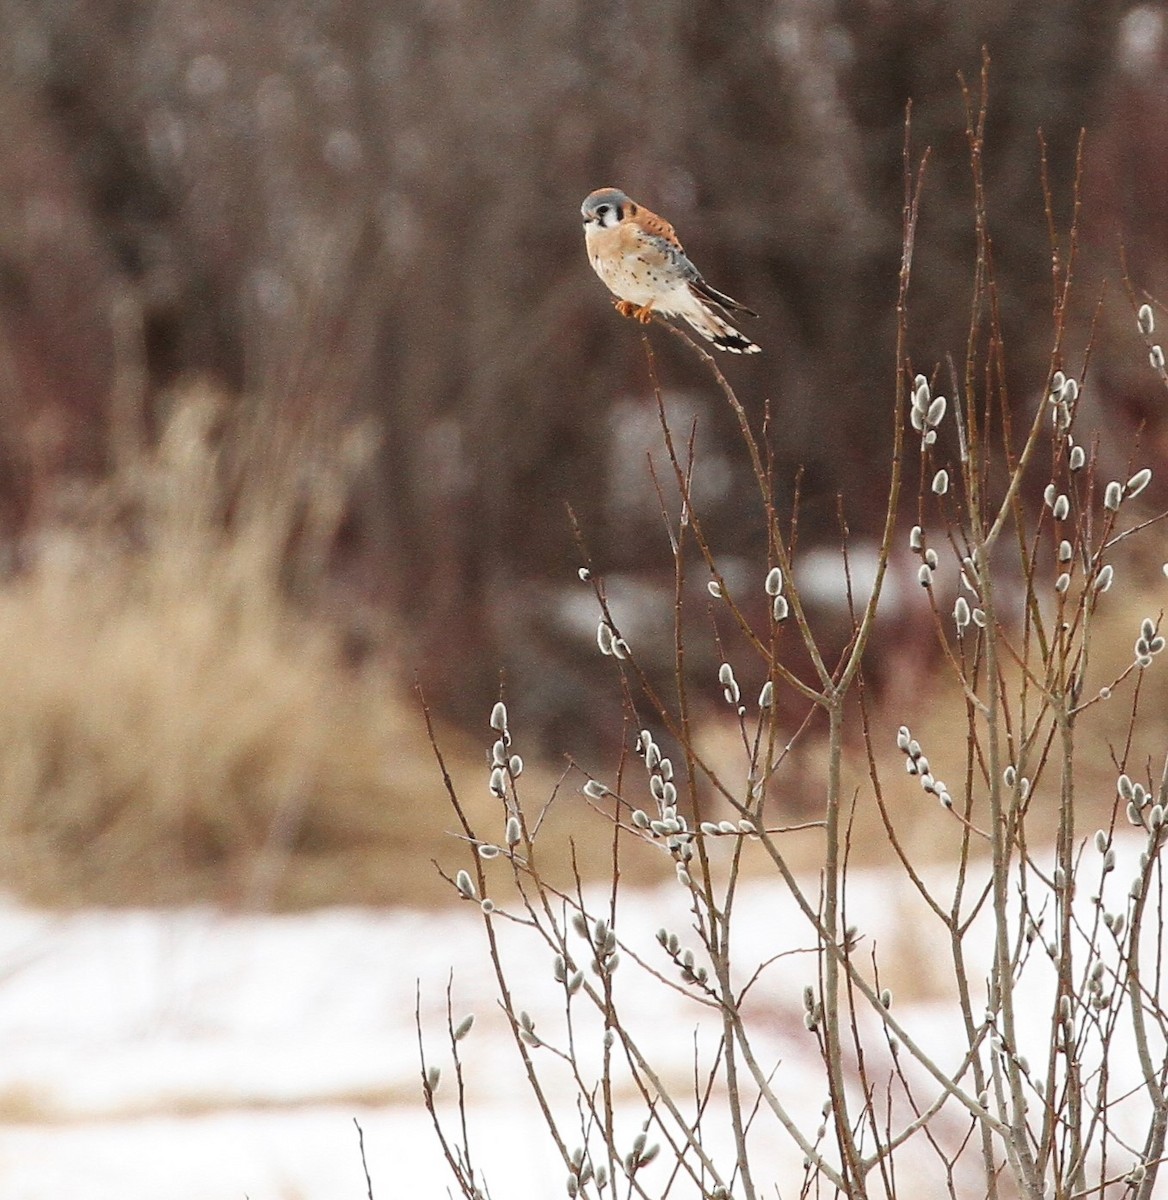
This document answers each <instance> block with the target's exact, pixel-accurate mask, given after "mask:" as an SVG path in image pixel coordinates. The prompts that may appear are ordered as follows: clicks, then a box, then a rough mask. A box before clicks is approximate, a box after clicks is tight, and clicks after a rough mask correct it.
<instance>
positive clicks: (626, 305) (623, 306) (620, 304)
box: [612, 300, 637, 317]
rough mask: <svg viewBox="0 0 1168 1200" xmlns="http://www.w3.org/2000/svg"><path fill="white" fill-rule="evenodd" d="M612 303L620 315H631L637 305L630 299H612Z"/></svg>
mask: <svg viewBox="0 0 1168 1200" xmlns="http://www.w3.org/2000/svg"><path fill="white" fill-rule="evenodd" d="M612 304H613V307H614V308H615V309H616V311H617V312H618V313H620V315H621V316H622V317H631V316H632V315H633V314H634V313H635V312H636V311H637V306H636V305H635V304H634V303H633V302H632V301H631V300H614V301H613V302H612Z"/></svg>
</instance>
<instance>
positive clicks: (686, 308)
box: [580, 188, 758, 354]
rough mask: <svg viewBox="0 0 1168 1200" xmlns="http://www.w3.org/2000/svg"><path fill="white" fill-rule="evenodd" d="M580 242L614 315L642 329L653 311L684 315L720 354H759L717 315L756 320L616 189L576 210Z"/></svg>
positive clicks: (652, 216)
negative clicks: (609, 296)
mask: <svg viewBox="0 0 1168 1200" xmlns="http://www.w3.org/2000/svg"><path fill="white" fill-rule="evenodd" d="M580 212H581V213H582V214H583V217H584V243H585V245H586V246H587V248H588V259H589V261H590V262H591V263H592V267H593V269H594V270H595V271H596V274H597V275H599V276H600V278H601V279H603V280H604V282H605V283H606V284H607V285H608V290H609V291H610V292H612V293H613V295H615V296H616V298H617V299H616V309H617V312H619V313H620V314H621V316H624V317H633V318H635V319H636V320H638V321H642V322H643V323H645V324H646V325H647V324H648V323H649V322H650V321H651V320H652V319H653V314H654V313H660V314H661V316H663V317H683V318H684V319H685V320H686V321H688V322H689V323H690V325H692V326H693V327H694V329H696V330H697V331H698V333H700V334H701V335H702V337H704V338H706V339H707V341H711V342H713V343H714V345H715V346H717V347H718V349H719V350H730V351H732V352H733V353H734V354H757V353H758V347H757V346H756V345H755V344H754V343H753V342H752V341H751V340H750V339H749V338H747V337H744V336H743V335H742V334H741V333H739V332H738V330H737V329H735V328H734V326H733V325H731V324H730V323H729V321H727V320H725V319H724V318H723V316H721V315H720V314H725V316H727V317H728V316H729V315H730V314H731V313H732V312H740V313H746V315H747V316H751V317H757V316H758V313H756V312H752V311H751V310H750V309H749V308H747V307H746V305H745V304H739V303H738V301H737V300H732V299H731V298H730V297H729V296H727V295H725V294H724V293H722V292H719V291H715V290H714V288H712V287H710V285H709V284H708V283H707V282H706V281H705V280H704V279H703V278H702V277H701V274H700V273H699V271H698V269H697V267H695V266H694V265H693V263H691V262H690V261H689V259H688V258H687V257H686V253H685V251H684V250H683V249H682V248H681V242H679V241H678V240H677V234H676V233H674V232H673V226H672V225H670V224H669V222H668V221H666V220H664V219H663V218H662V217H659V216H658V215H657V214H656V213H652V212H650V211H649V210H648V209H647V208H642V207H641V206H640V205H639V204H634V203H633V201H632V200H630V199H629V198H628V196H626V195H625V194H624V192H622V191H620V190H618V189H617V188H600V189H599V190H598V191H595V192H593V193H592V194H591V195H590V196H589V197H588V198H587V199H586V200H585V201H584V203H583V204H582V205H581V206H580Z"/></svg>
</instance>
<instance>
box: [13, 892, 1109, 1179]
mask: <svg viewBox="0 0 1168 1200" xmlns="http://www.w3.org/2000/svg"><path fill="white" fill-rule="evenodd" d="M935 874H936V875H937V878H938V879H939V880H943V879H944V872H943V871H940V872H938V873H935ZM1084 890H1088V889H1086V888H1085V889H1084ZM812 894H814V891H813V893H812ZM596 899H597V909H596V911H597V912H598V913H601V912H603V911H604V908H603V899H602V898H601V897H599V896H598V897H597V898H596ZM739 905H740V911H739V919H738V924H737V929H738V934H737V941H736V945H735V949H736V953H737V955H738V956H739V960H740V961H743V962H748V961H753V962H757V961H760V960H761V959H763V958H769V957H770V956H773V955H776V954H781V953H783V952H785V951H790V952H792V953H790V954H788V955H787V956H786V957H783V958H780V959H778V960H777V961H776V962H775V963H774V965H773V966H772V967H771V968H770V970H769V972H768V974H767V975H766V976H765V977H764V980H763V982H762V983H761V984H760V985H759V986H758V987H757V989H756V992H755V999H754V1000H753V1001H752V1005H753V1008H752V1012H751V1016H752V1027H753V1028H754V1029H755V1030H756V1032H757V1049H758V1051H759V1054H760V1058H765V1059H766V1061H767V1062H768V1064H769V1065H772V1066H773V1065H774V1064H775V1063H781V1066H780V1069H779V1071H778V1072H777V1073H776V1076H775V1087H776V1090H777V1091H779V1092H780V1093H781V1095H782V1096H783V1097H784V1098H785V1099H786V1100H787V1102H788V1103H789V1104H790V1105H791V1106H792V1108H793V1109H794V1110H795V1111H796V1112H797V1113H798V1114H800V1116H801V1117H802V1118H803V1119H804V1120H805V1122H807V1123H809V1124H810V1126H812V1127H813V1126H814V1124H815V1122H816V1119H817V1118H816V1114H817V1113H818V1110H819V1107H820V1105H821V1104H822V1102H823V1100H824V1098H825V1091H824V1083H823V1077H822V1072H821V1069H820V1068H819V1065H818V1057H817V1051H816V1048H815V1044H814V1041H813V1039H812V1038H810V1037H809V1036H808V1035H807V1034H806V1032H805V1031H804V1029H803V1025H802V1015H803V1012H802V990H803V986H804V984H805V983H810V982H813V981H814V979H815V976H816V969H817V968H816V963H815V959H814V956H813V955H811V954H808V953H805V952H804V951H806V948H807V946H808V942H809V939H808V937H807V933H806V927H805V925H804V923H803V921H802V919H801V918H800V917H799V916H798V914H797V911H796V909H795V907H794V905H793V903H792V901H791V900H790V899H789V897H787V896H786V895H785V893H784V892H783V891H781V890H780V889H779V888H777V887H776V886H774V885H771V884H765V885H764V884H761V883H749V884H744V885H743V886H742V890H741V895H740V898H739ZM504 907H506V906H505V905H504ZM849 910H850V911H849V918H848V919H849V920H854V921H855V922H856V923H857V925H859V926H860V928H861V932H862V934H863V936H864V938H865V939H866V943H865V944H870V943H871V942H872V941H875V942H876V943H877V944H878V945H879V946H880V947H881V949H882V951H884V952H885V953H887V952H889V951H891V950H892V949H893V948H894V947H895V946H896V945H897V944H898V943H897V939H900V944H901V945H902V946H903V945H909V946H910V947H911V946H915V947H916V956H915V957H912V956H910V958H911V961H910V964H909V972H910V974H911V973H912V972H913V971H916V970H919V971H920V973H921V976H922V978H923V979H924V983H923V984H922V991H923V992H925V993H927V992H928V990H929V988H928V980H927V978H925V977H927V975H928V964H929V960H930V956H931V955H932V954H933V953H934V952H935V950H936V949H937V948H939V947H941V946H942V945H943V943H942V942H940V941H939V940H930V938H928V937H927V936H926V932H927V929H928V926H927V924H926V922H925V921H924V918H923V910H922V908H921V906H920V905H919V902H917V901H914V900H913V898H912V893H911V891H909V890H908V889H906V888H905V886H904V885H903V882H902V881H899V880H898V879H897V878H896V877H895V876H894V875H892V874H891V873H889V872H869V873H867V874H865V873H860V872H857V873H855V874H854V876H853V879H852V882H851V885H850V891H849ZM492 920H493V921H494V928H495V929H496V931H497V933H498V935H499V938H500V942H501V945H502V947H503V952H504V956H505V958H506V961H507V962H508V964H509V969H510V970H511V980H512V984H513V987H514V989H515V1003H516V1006H517V1007H522V1008H524V1009H527V1010H528V1011H529V1012H530V1013H531V1014H532V1016H533V1018H534V1019H535V1022H536V1029H537V1031H538V1032H541V1033H543V1034H544V1035H545V1036H547V1037H548V1039H549V1041H555V1040H556V1039H557V1037H558V1036H559V1035H560V1033H561V1031H562V1029H563V993H562V989H561V988H560V987H559V985H557V984H556V983H555V982H554V981H553V979H552V970H551V959H552V952H551V951H550V950H549V949H548V947H547V946H546V945H543V944H542V943H539V942H537V941H536V939H534V938H533V937H532V936H531V935H530V933H527V932H526V931H524V930H522V929H520V928H518V927H517V926H516V925H515V924H513V923H510V922H508V921H506V920H504V919H502V918H500V917H499V916H496V917H494V918H492ZM659 925H666V926H668V927H669V928H670V929H671V930H673V931H675V932H676V933H677V934H678V935H679V937H681V939H682V942H683V944H689V945H694V944H695V942H694V938H693V935H692V933H690V932H689V918H688V917H687V915H686V911H685V905H684V894H683V892H682V889H681V888H680V887H678V886H677V885H676V884H670V885H665V886H662V887H661V888H660V889H658V890H656V891H650V892H642V893H637V892H633V891H628V892H626V893H625V895H624V898H623V901H622V906H621V909H620V911H619V913H618V928H619V931H620V935H621V939H622V942H628V943H629V944H631V946H632V947H633V948H634V950H635V951H636V952H637V953H639V954H641V955H643V956H644V957H646V958H653V956H654V954H657V955H658V958H657V959H656V960H655V961H656V962H657V963H658V965H660V958H659V951H657V949H656V946H655V943H654V941H653V935H654V932H655V930H656V929H657V927H658V926H659ZM934 938H935V935H934ZM695 948H696V947H695ZM975 949H976V947H975ZM986 951H988V947H985V946H983V947H982V951H981V952H983V953H984V952H986ZM902 956H903V955H902ZM975 957H976V955H975ZM699 961H700V960H699ZM973 967H974V969H975V971H977V970H982V969H984V961H983V963H982V964H978V963H976V962H975V963H974V964H973ZM621 971H622V972H625V977H627V979H628V980H629V981H630V983H631V984H632V985H631V986H630V985H628V984H626V985H625V986H624V988H623V990H622V991H620V992H619V993H618V995H619V997H620V1003H621V1005H622V1020H623V1021H624V1022H625V1023H626V1024H627V1025H628V1027H630V1028H631V1029H633V1030H635V1032H636V1034H637V1036H638V1038H639V1039H640V1040H641V1043H642V1045H643V1047H644V1048H645V1050H646V1051H647V1053H648V1055H649V1057H650V1058H651V1059H652V1060H653V1062H654V1063H655V1065H656V1066H657V1068H658V1069H659V1070H660V1071H662V1072H663V1073H664V1074H665V1075H666V1076H667V1077H668V1081H669V1082H671V1083H673V1084H674V1085H675V1086H677V1087H678V1088H679V1090H680V1092H681V1093H682V1094H683V1095H684V1094H685V1091H686V1087H685V1081H686V1080H687V1079H688V1078H689V1075H690V1073H691V1071H692V1061H693V1053H694V1034H693V1030H694V1027H695V1025H696V1024H697V1023H698V1022H699V1021H700V1020H703V1019H705V1022H706V1023H705V1029H706V1031H707V1033H708V1034H709V1033H716V1032H717V1029H718V1022H717V1019H716V1017H714V1016H712V1014H710V1013H709V1011H708V1010H707V1011H706V1013H705V1018H703V1013H702V1010H699V1009H698V1008H697V1006H695V1005H694V1003H693V1001H692V999H689V998H687V997H686V995H684V994H683V992H682V991H680V990H676V991H675V990H671V989H668V988H666V987H664V986H663V985H662V984H660V983H659V982H656V981H653V980H650V979H648V978H647V977H645V976H643V975H641V976H639V977H638V975H637V968H636V967H635V965H634V964H633V963H632V962H631V961H629V960H628V959H627V958H626V963H625V965H623V966H622V968H621ZM663 973H665V974H666V975H668V976H669V977H672V975H671V973H670V971H669V970H668V969H666V970H665V971H664V972H663ZM448 981H450V988H451V996H452V1002H451V1008H452V1015H453V1020H454V1022H455V1023H456V1024H457V1022H458V1021H459V1020H460V1019H461V1018H462V1017H463V1016H464V1015H465V1014H467V1013H469V1012H474V1013H475V1014H476V1024H475V1028H474V1029H473V1030H472V1032H471V1033H470V1035H469V1036H468V1037H467V1038H466V1039H465V1041H463V1042H461V1043H460V1045H459V1049H460V1051H461V1052H462V1054H463V1057H464V1061H465V1063H466V1079H467V1085H468V1101H469V1127H470V1136H471V1142H472V1149H473V1150H474V1153H475V1154H476V1165H478V1166H481V1167H482V1168H483V1169H484V1170H485V1173H486V1177H487V1180H488V1182H489V1183H490V1184H492V1185H493V1186H492V1192H493V1195H494V1196H495V1200H547V1197H548V1196H555V1195H561V1194H563V1191H562V1189H563V1179H564V1169H563V1166H562V1164H561V1163H560V1161H559V1159H558V1157H557V1155H556V1153H555V1151H554V1148H553V1147H552V1145H551V1142H550V1140H549V1138H548V1137H547V1135H546V1133H545V1131H544V1129H543V1126H542V1124H541V1122H540V1119H539V1116H538V1113H537V1112H536V1110H535V1109H534V1107H533V1103H532V1101H531V1100H530V1098H529V1095H528V1091H527V1088H526V1085H525V1083H524V1081H523V1076H522V1072H521V1068H520V1065H519V1061H518V1056H517V1054H516V1050H515V1047H514V1045H513V1044H512V1043H511V1041H510V1039H509V1037H508V1035H507V1031H506V1027H505V1024H504V1021H503V1019H502V1016H501V1014H500V1012H499V1009H498V1005H497V1002H496V1000H495V995H496V992H495V981H494V976H493V973H492V970H491V967H490V963H489V960H488V958H487V955H486V949H485V938H484V935H483V918H482V916H481V914H480V912H479V910H478V907H477V905H474V904H471V903H467V904H464V905H461V906H459V907H458V908H456V909H454V910H451V911H447V912H422V911H419V912H411V911H376V910H367V909H332V910H324V911H319V912H315V913H309V914H303V915H295V916H252V915H230V914H225V913H222V912H218V911H215V910H212V909H187V910H178V911H173V910H172V911H82V912H78V913H73V914H53V913H46V912H39V911H32V910H29V909H27V908H24V907H22V906H20V905H19V904H17V903H15V902H8V903H5V904H0V1195H2V1196H5V1197H9V1196H11V1197H18V1198H21V1200H49V1198H50V1197H51V1198H52V1200H60V1198H61V1197H64V1196H67V1197H68V1198H69V1200H107V1198H108V1200H139V1198H141V1200H146V1198H147V1197H149V1198H151V1200H156V1198H158V1197H166V1198H167V1200H188V1198H189V1200H195V1198H199V1200H202V1198H203V1197H239V1198H243V1197H245V1196H246V1197H248V1198H250V1200H268V1198H271V1200H326V1198H327V1200H338V1198H342V1197H353V1198H354V1200H363V1198H364V1197H365V1195H366V1187H365V1179H364V1175H363V1172H362V1169H361V1162H360V1158H359V1154H358V1147H357V1133H356V1129H355V1127H354V1124H353V1122H354V1118H356V1119H357V1120H358V1121H360V1123H361V1126H362V1128H363V1129H364V1132H365V1147H366V1154H367V1158H368V1164H369V1170H370V1173H371V1176H372V1179H373V1190H374V1196H375V1197H376V1198H377V1200H390V1198H392V1197H395V1196H403V1195H411V1196H412V1195H439V1196H440V1195H443V1194H444V1193H445V1192H446V1190H447V1188H448V1187H450V1186H451V1183H452V1181H451V1179H450V1176H449V1173H448V1171H447V1168H446V1166H445V1164H444V1163H443V1160H442V1156H441V1152H440V1149H439V1146H438V1143H437V1140H436V1138H435V1136H434V1133H433V1130H432V1128H431V1125H430V1121H429V1118H428V1116H427V1115H426V1113H425V1111H424V1109H423V1107H422V1104H421V1099H420V1096H421V1089H420V1068H419V1060H418V1039H417V1032H416V1028H415V1019H414V1012H415V1004H416V1003H420V1006H421V1019H422V1025H423V1029H424V1042H425V1046H426V1054H427V1060H428V1062H430V1063H433V1064H437V1065H440V1066H442V1067H443V1078H442V1085H441V1087H440V1089H439V1093H438V1097H439V1100H440V1101H441V1102H442V1103H443V1104H445V1105H446V1106H447V1107H445V1108H444V1109H443V1110H442V1115H443V1120H444V1121H446V1122H447V1124H448V1127H449V1128H450V1129H452V1130H454V1129H455V1124H454V1121H455V1116H456V1113H455V1110H454V1108H453V1107H452V1101H453V1096H454V1092H455V1087H454V1081H453V1076H452V1071H451V1066H450V1047H449V1042H448V1038H447V1036H446V990H447V986H448ZM897 1013H898V1015H900V1016H901V1018H902V1020H903V1021H904V1023H905V1024H906V1026H908V1027H910V1028H911V1029H913V1030H915V1031H916V1032H917V1034H918V1036H919V1037H920V1039H921V1040H922V1042H923V1043H925V1044H927V1045H928V1046H930V1047H932V1048H933V1049H934V1050H935V1052H937V1053H938V1054H939V1055H941V1056H942V1057H944V1056H945V1055H946V1053H947V1051H948V1050H950V1049H952V1047H953V1046H954V1045H955V1044H956V1043H955V1041H954V1039H953V1038H952V1031H953V1030H954V1027H955V1026H954V1022H955V1019H956V1013H955V1011H954V1010H953V1008H952V1007H951V1006H949V1005H946V1004H944V1003H940V1002H938V1001H937V998H936V995H935V994H933V995H929V994H920V995H918V996H916V997H915V998H914V997H911V996H910V997H908V998H907V1000H906V1002H905V1004H904V1006H903V1011H901V1003H900V1001H899V1000H898V1002H897ZM1048 1020H1049V1007H1048V1006H1047V1005H1046V1004H1045V1002H1044V1003H1043V1004H1042V1005H1041V1006H1038V1005H1036V1006H1035V1007H1034V1010H1033V1012H1032V1013H1028V1012H1024V1013H1023V1021H1024V1023H1026V1024H1029V1025H1030V1027H1031V1028H1032V1029H1033V1030H1034V1031H1035V1036H1036V1037H1042V1036H1044V1031H1045V1029H1046V1027H1047V1026H1046V1022H1047V1021H1048ZM577 1032H578V1037H579V1038H580V1051H581V1057H582V1059H583V1060H584V1062H585V1064H586V1065H587V1066H594V1065H595V1064H596V1063H597V1062H598V1061H599V1046H600V1037H599V1027H596V1028H590V1027H589V1024H588V1022H587V1021H585V1022H583V1023H582V1024H581V1026H580V1027H579V1029H578V1031H577ZM872 1042H873V1044H875V1045H876V1052H875V1056H874V1058H875V1060H878V1059H879V1045H878V1042H879V1039H872ZM704 1044H706V1045H709V1042H708V1040H707V1041H706V1042H705V1043H704ZM536 1053H537V1056H538V1054H540V1053H543V1054H544V1056H545V1057H544V1058H543V1059H541V1060H539V1061H540V1062H541V1063H542V1064H543V1067H544V1070H545V1072H546V1078H547V1079H548V1081H549V1084H550V1087H551V1097H552V1100H553V1102H554V1103H555V1104H557V1105H560V1106H562V1107H563V1108H564V1110H565V1111H567V1110H568V1108H569V1107H570V1103H571V1097H572V1090H571V1087H570V1081H569V1080H568V1079H567V1078H566V1075H565V1073H564V1071H563V1070H562V1069H560V1068H558V1067H557V1066H556V1064H555V1061H554V1060H553V1059H552V1058H551V1057H550V1056H549V1055H548V1054H547V1052H546V1051H543V1052H540V1051H537V1052H536ZM877 1065H878V1063H877ZM619 1100H620V1105H621V1108H622V1111H623V1112H626V1113H627V1114H628V1121H629V1122H630V1129H633V1128H635V1126H634V1125H633V1124H632V1123H633V1122H635V1121H636V1120H639V1110H638V1109H637V1108H636V1107H635V1104H634V1100H635V1097H634V1096H633V1095H632V1093H631V1091H629V1092H626V1093H625V1094H624V1095H622V1096H621V1097H620V1098H619ZM770 1128H771V1130H772V1131H773V1128H774V1127H773V1126H771V1127H770ZM630 1136H631V1134H630ZM724 1136H725V1135H724V1131H719V1130H717V1129H711V1140H710V1142H709V1143H708V1145H709V1147H710V1149H711V1152H712V1153H717V1152H729V1149H730V1143H729V1142H728V1141H722V1139H723V1137H724ZM720 1141H722V1144H721V1145H719V1142H720ZM770 1142H771V1143H774V1145H773V1146H768V1147H767V1148H765V1149H764V1150H763V1151H760V1153H764V1154H765V1156H766V1157H765V1159H764V1160H763V1161H765V1163H766V1165H767V1166H768V1169H771V1170H773V1175H772V1180H777V1181H779V1182H781V1183H782V1188H781V1190H783V1191H784V1193H785V1190H786V1185H787V1184H788V1183H792V1182H795V1181H797V1179H798V1174H799V1159H800V1157H801V1156H800V1155H799V1154H798V1152H797V1151H796V1150H795V1148H794V1147H793V1146H791V1145H780V1144H779V1142H780V1139H779V1138H776V1137H774V1136H773V1132H772V1135H771V1136H770ZM664 1157H665V1155H663V1156H662V1158H664ZM783 1181H785V1182H783ZM682 1190H683V1191H684V1189H682ZM679 1194H680V1193H679Z"/></svg>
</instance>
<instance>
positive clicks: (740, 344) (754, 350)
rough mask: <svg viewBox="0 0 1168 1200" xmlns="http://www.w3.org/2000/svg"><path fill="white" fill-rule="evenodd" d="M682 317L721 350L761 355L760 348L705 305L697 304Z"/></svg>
mask: <svg viewBox="0 0 1168 1200" xmlns="http://www.w3.org/2000/svg"><path fill="white" fill-rule="evenodd" d="M682 315H683V316H684V317H685V319H686V320H687V321H688V322H689V324H690V325H692V326H693V327H694V329H696V330H697V331H698V333H700V334H701V335H702V337H704V338H705V339H706V341H708V342H713V343H714V345H715V346H717V347H718V349H719V350H729V351H730V353H731V354H758V353H759V348H758V347H757V346H756V345H755V344H754V343H753V342H752V341H751V340H750V338H748V337H744V336H743V335H742V334H741V333H739V332H738V330H737V329H735V328H734V326H733V325H731V324H730V322H729V321H724V320H723V319H722V318H721V317H720V316H718V314H717V313H715V312H712V311H711V310H710V309H709V308H707V307H706V306H705V305H704V304H701V303H698V304H695V305H694V306H693V307H692V308H690V309H688V310H687V311H686V312H684V313H683V314H682Z"/></svg>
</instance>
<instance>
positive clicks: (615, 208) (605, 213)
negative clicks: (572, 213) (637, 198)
mask: <svg viewBox="0 0 1168 1200" xmlns="http://www.w3.org/2000/svg"><path fill="white" fill-rule="evenodd" d="M636 211H637V206H636V205H635V204H634V203H633V202H632V201H631V200H630V199H629V198H628V196H626V195H625V194H624V192H622V191H621V190H620V189H619V188H599V189H598V190H597V191H595V192H593V193H592V194H591V195H590V196H589V197H588V198H587V199H586V200H585V201H584V203H583V204H581V205H580V214H581V216H583V218H584V229H585V231H589V230H596V229H611V228H612V227H613V226H614V225H619V224H620V223H621V222H622V221H623V220H624V219H625V218H626V217H629V216H632V214H633V213H635V212H636Z"/></svg>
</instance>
